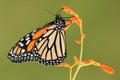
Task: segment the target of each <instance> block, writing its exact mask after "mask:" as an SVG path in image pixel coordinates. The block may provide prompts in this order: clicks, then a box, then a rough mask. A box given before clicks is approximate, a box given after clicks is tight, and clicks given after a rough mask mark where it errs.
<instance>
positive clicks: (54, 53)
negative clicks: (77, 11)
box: [8, 14, 71, 65]
mask: <svg viewBox="0 0 120 80" xmlns="http://www.w3.org/2000/svg"><path fill="white" fill-rule="evenodd" d="M66 22H67V21H65V20H64V19H63V17H61V15H60V14H57V15H56V17H55V20H54V21H52V22H49V23H47V24H45V25H44V26H42V28H37V29H36V30H34V31H32V32H30V33H28V34H27V35H25V36H24V37H23V38H21V39H20V40H19V41H18V42H17V43H16V44H15V45H14V46H13V47H12V49H11V50H10V52H9V53H8V59H9V60H10V61H12V62H15V63H22V62H26V61H39V62H40V63H42V64H45V65H57V64H60V63H62V62H63V61H64V59H65V58H66V38H65V37H66V36H65V30H64V29H65V28H66V27H67V26H69V25H70V24H71V21H70V20H69V23H70V24H68V25H67V24H66Z"/></svg>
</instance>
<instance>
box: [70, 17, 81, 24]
mask: <svg viewBox="0 0 120 80" xmlns="http://www.w3.org/2000/svg"><path fill="white" fill-rule="evenodd" d="M70 20H71V21H72V23H76V24H77V25H78V26H79V25H80V23H81V22H82V20H81V19H79V18H78V17H72V18H70Z"/></svg>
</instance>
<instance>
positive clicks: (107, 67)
mask: <svg viewBox="0 0 120 80" xmlns="http://www.w3.org/2000/svg"><path fill="white" fill-rule="evenodd" d="M100 68H101V69H102V70H103V71H105V72H107V73H108V74H113V73H114V72H115V71H114V69H112V68H111V67H109V66H106V65H103V64H102V65H100Z"/></svg>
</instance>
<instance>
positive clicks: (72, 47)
mask: <svg viewBox="0 0 120 80" xmlns="http://www.w3.org/2000/svg"><path fill="white" fill-rule="evenodd" d="M63 5H67V6H69V7H70V8H72V9H73V10H74V11H75V12H77V13H78V14H79V15H80V17H81V18H82V20H83V29H84V33H85V34H86V38H85V41H84V54H83V59H84V60H89V59H95V60H96V61H99V62H101V63H103V64H106V65H108V66H111V67H112V68H114V69H115V74H113V75H109V74H106V73H105V72H103V71H101V70H100V69H99V68H97V67H94V66H88V67H84V68H82V69H81V71H80V72H79V74H78V76H77V78H76V80H120V36H119V35H120V0H0V80H69V70H68V69H66V68H61V67H51V66H48V67H46V66H44V65H41V64H39V63H38V62H26V63H22V64H13V63H11V62H10V61H9V60H8V59H7V54H8V52H9V50H10V48H11V47H12V46H13V45H14V44H15V43H16V42H17V41H18V40H19V39H20V38H21V37H23V36H24V35H25V34H27V33H29V32H31V31H32V30H34V29H36V28H38V27H39V26H42V25H44V24H46V23H48V22H50V21H52V20H54V16H53V15H51V14H50V13H49V12H46V11H45V10H44V9H47V10H48V11H50V12H52V13H54V14H55V13H56V12H57V11H58V10H59V9H60V8H61V7H62V6H63ZM61 15H62V16H70V15H68V14H66V13H64V12H62V11H61ZM66 34H67V54H68V56H67V59H66V60H65V62H67V63H70V64H72V63H73V56H74V55H76V56H79V45H77V44H75V42H74V40H75V39H79V29H78V27H76V25H75V24H73V25H72V26H71V27H70V29H69V30H68V31H67V32H66Z"/></svg>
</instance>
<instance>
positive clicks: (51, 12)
mask: <svg viewBox="0 0 120 80" xmlns="http://www.w3.org/2000/svg"><path fill="white" fill-rule="evenodd" d="M44 10H45V11H46V12H48V13H50V14H52V15H54V16H55V14H54V13H52V12H50V11H49V10H47V9H44Z"/></svg>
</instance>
